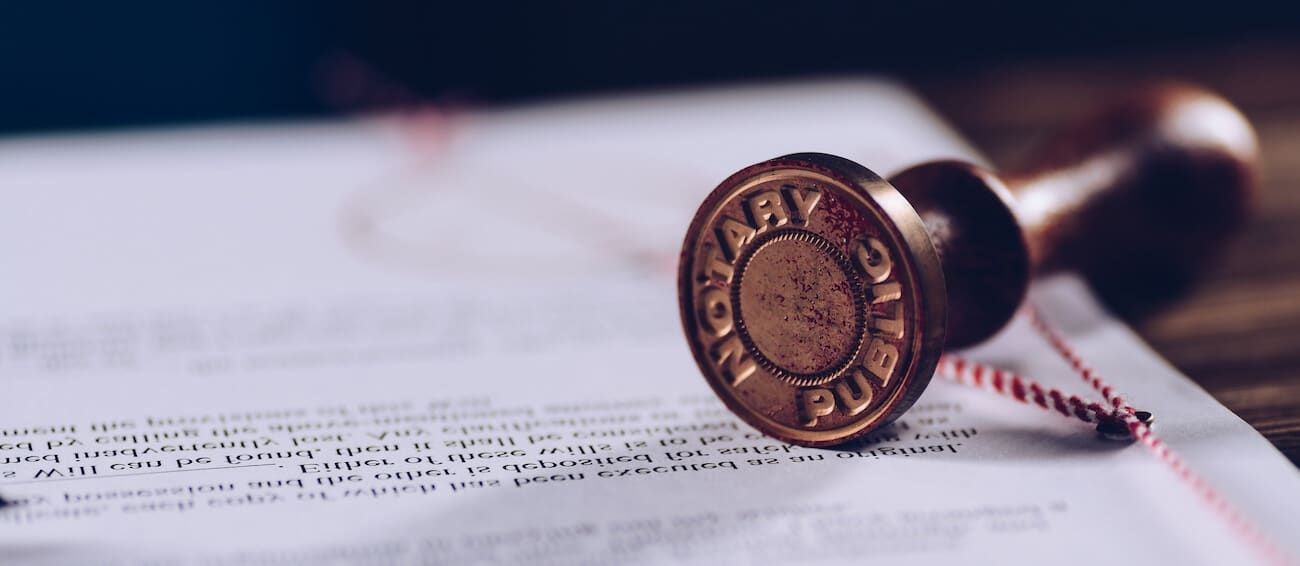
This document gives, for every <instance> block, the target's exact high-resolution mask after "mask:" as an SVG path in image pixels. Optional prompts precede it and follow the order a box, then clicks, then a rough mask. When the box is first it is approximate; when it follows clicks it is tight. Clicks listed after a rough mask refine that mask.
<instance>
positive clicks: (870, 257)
mask: <svg viewBox="0 0 1300 566" xmlns="http://www.w3.org/2000/svg"><path fill="white" fill-rule="evenodd" d="M855 255H856V256H857V260H858V267H859V268H861V269H862V271H863V272H865V273H866V274H867V276H868V277H870V279H871V282H872V283H880V282H883V281H884V280H885V279H888V278H889V274H890V272H891V271H893V267H894V261H893V260H892V259H890V257H889V248H886V247H885V243H884V242H881V241H880V240H877V239H876V238H873V237H871V236H867V238H866V239H864V240H862V241H860V242H858V249H857V253H856V254H855Z"/></svg>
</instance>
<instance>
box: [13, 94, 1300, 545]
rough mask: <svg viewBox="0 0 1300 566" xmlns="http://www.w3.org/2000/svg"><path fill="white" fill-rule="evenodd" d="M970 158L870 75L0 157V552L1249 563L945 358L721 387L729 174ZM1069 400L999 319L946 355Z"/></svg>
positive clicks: (1244, 448)
mask: <svg viewBox="0 0 1300 566" xmlns="http://www.w3.org/2000/svg"><path fill="white" fill-rule="evenodd" d="M801 151H821V152H827V153H834V154H838V155H842V156H845V157H848V158H851V159H854V160H857V161H859V162H861V163H863V164H864V165H867V166H868V167H870V168H872V169H873V170H875V171H877V172H878V173H881V174H885V175H887V174H889V173H892V172H894V171H897V170H898V169H900V168H901V167H903V166H906V165H909V164H912V163H915V162H918V161H921V160H926V159H933V158H942V157H957V158H965V159H976V160H978V159H979V156H978V155H977V154H976V153H975V152H974V151H973V150H971V149H970V148H969V147H968V146H967V145H965V144H964V143H963V142H962V141H961V139H960V138H959V137H958V136H957V135H956V134H955V133H953V132H952V131H950V130H949V129H947V128H946V126H945V125H944V124H943V123H942V121H941V120H940V119H938V118H937V117H936V116H934V115H933V114H932V113H931V112H930V111H929V110H928V109H927V108H925V107H924V105H922V104H921V103H920V102H919V101H918V99H917V98H915V97H914V95H912V94H911V93H909V92H908V91H907V90H906V89H904V88H902V87H900V86H898V85H896V84H893V83H890V82H887V81H880V80H865V79H864V80H847V81H829V82H813V83H805V84H799V85H788V86H765V87H746V88H734V89H724V90H713V91H706V92H694V93H680V94H660V95H646V96H641V97H622V98H615V99H601V100H588V101H577V102H570V103H552V104H548V105H544V106H537V107H530V108H520V109H503V110H494V111H482V112H468V113H461V114H455V115H448V114H439V113H436V112H429V113H424V114H420V115H413V116H406V117H376V118H367V119H358V120H353V121H345V122H331V123H308V124H280V125H249V126H226V127H210V128H199V129H185V130H175V131H158V132H141V133H110V134H99V135H94V136H84V137H73V136H63V137H47V138H24V139H13V140H9V141H5V142H0V258H2V259H3V262H4V265H3V270H2V273H3V276H0V387H2V388H3V389H0V496H3V497H4V498H5V499H7V500H8V501H10V502H12V504H11V505H8V506H6V507H4V508H0V562H5V563H33V564H63V563H69V564H73V563H75V564H242V563H252V564H277V565H278V564H515V563H530V564H609V563H649V562H679V563H691V564H715V563H764V564H768V563H846V564H847V563H877V562H879V561H888V562H889V563H890V564H955V563H988V564H1010V563H1047V562H1050V563H1077V564H1096V563H1099V562H1110V561H1116V560H1119V561H1123V562H1125V563H1133V564H1238V563H1251V561H1254V560H1256V559H1257V558H1258V555H1257V554H1255V553H1253V552H1252V549H1251V547H1250V545H1249V544H1247V542H1245V541H1243V539H1242V538H1241V537H1240V536H1237V535H1236V534H1235V533H1234V531H1233V530H1232V529H1231V528H1230V527H1229V525H1228V524H1227V523H1226V522H1225V521H1224V519H1223V517H1221V516H1220V514H1219V513H1218V512H1216V511H1215V510H1214V509H1213V508H1212V507H1211V506H1209V505H1207V504H1206V503H1205V502H1204V500H1203V499H1202V498H1201V497H1200V496H1198V495H1197V493H1196V492H1195V491H1194V490H1192V489H1191V488H1189V487H1188V485H1187V484H1186V483H1184V482H1181V481H1179V480H1178V478H1177V477H1176V475H1175V474H1174V473H1173V472H1172V471H1171V470H1170V468H1169V467H1168V465H1166V464H1165V463H1162V462H1161V461H1160V460H1158V459H1157V458H1155V457H1153V456H1152V454H1151V453H1150V452H1149V451H1148V450H1146V449H1145V448H1144V447H1143V446H1141V445H1138V444H1131V443H1126V442H1116V441H1106V440H1102V439H1099V438H1098V436H1097V433H1096V432H1095V430H1093V429H1092V428H1091V427H1090V426H1088V425H1086V424H1084V423H1081V422H1078V421H1072V420H1067V419H1065V418H1063V417H1061V416H1060V415H1057V414H1054V413H1048V412H1045V411H1042V410H1040V409H1037V408H1035V407H1031V406H1026V405H1022V404H1018V403H1015V402H1013V401H1010V400H1008V399H1005V398H1002V397H998V396H995V395H993V394H991V393H989V392H986V391H981V390H976V389H971V388H966V387H964V386H962V385H958V384H955V383H950V382H947V381H944V380H942V379H935V381H934V382H932V384H931V385H930V387H929V389H928V390H927V391H926V393H925V394H924V396H923V397H922V398H921V400H920V401H919V402H918V403H917V404H916V405H915V406H914V407H913V408H912V409H911V410H910V411H908V412H907V413H906V414H905V415H904V416H903V418H902V419H901V420H900V421H898V422H897V423H895V424H894V425H892V426H890V427H889V428H886V429H884V430H882V431H880V432H879V433H877V434H875V435H873V437H872V439H871V440H870V442H868V443H866V444H863V445H859V446H855V447H852V448H848V449H838V450H820V449H808V448H801V447H797V446H791V445H787V444H784V443H781V442H778V441H775V440H772V439H769V438H765V437H763V436H762V435H760V434H758V433H757V432H756V431H755V430H753V429H751V428H749V427H747V426H746V425H744V424H743V423H741V422H740V421H739V420H738V419H736V418H735V417H733V416H732V415H731V414H730V413H729V412H727V410H726V409H725V408H724V407H723V406H722V404H721V403H720V402H719V401H718V400H716V398H715V397H714V396H713V395H712V393H711V391H710V390H709V387H708V386H707V384H706V383H705V381H704V380H703V379H702V378H701V376H700V375H699V372H698V370H697V369H696V368H695V365H694V362H693V360H692V357H691V355H690V353H689V351H688V350H687V347H686V344H685V340H684V338H683V337H682V336H681V327H680V323H679V321H678V314H677V306H676V305H677V303H676V296H675V264H676V257H677V253H678V249H679V246H680V243H681V238H682V235H683V231H684V229H685V227H686V224H687V222H688V221H689V219H690V218H691V215H692V214H693V213H694V210H695V207H696V206H697V205H698V204H699V202H700V200H701V199H702V198H703V197H704V196H705V195H706V194H707V193H708V192H709V191H710V190H711V189H712V188H713V187H714V186H715V185H716V183H718V182H719V181H721V180H722V179H724V178H726V177H727V176H728V175H729V174H730V173H732V172H733V171H735V170H737V169H739V168H741V167H743V166H746V165H749V164H752V163H755V162H758V161H762V160H765V159H768V158H772V157H776V156H779V155H783V154H787V153H794V152H801ZM1032 300H1033V301H1035V303H1036V304H1037V305H1038V306H1040V307H1041V308H1042V309H1043V310H1044V312H1045V313H1046V316H1047V317H1048V318H1049V319H1050V320H1051V321H1052V322H1053V323H1054V324H1056V325H1057V326H1059V327H1060V328H1061V329H1062V330H1063V331H1064V332H1065V334H1066V335H1067V337H1068V339H1069V340H1070V341H1071V342H1072V344H1073V345H1075V346H1076V347H1077V349H1078V350H1079V352H1080V353H1081V355H1082V356H1083V357H1084V358H1085V359H1087V360H1088V361H1089V362H1090V363H1091V364H1092V365H1093V366H1095V367H1096V368H1097V370H1098V371H1099V372H1100V373H1101V374H1102V375H1104V376H1106V377H1107V378H1108V379H1109V380H1110V381H1111V382H1112V383H1114V384H1115V385H1116V386H1117V387H1118V388H1119V389H1121V390H1122V391H1123V392H1124V393H1125V394H1126V396H1127V398H1128V400H1129V401H1130V402H1131V403H1132V404H1134V405H1135V406H1137V407H1139V408H1141V409H1145V410H1150V411H1152V412H1153V413H1154V414H1155V415H1156V419H1157V425H1156V427H1157V428H1156V430H1157V432H1158V433H1159V434H1160V435H1161V436H1162V437H1163V438H1164V439H1165V440H1166V441H1167V442H1168V443H1169V445H1170V446H1172V447H1173V449H1174V450H1176V451H1177V452H1178V453H1179V454H1180V455H1181V456H1182V457H1183V458H1184V459H1185V460H1186V462H1187V463H1188V465H1189V466H1190V467H1191V468H1192V469H1193V470H1195V471H1196V472H1197V473H1198V474H1200V475H1202V476H1203V477H1205V478H1206V480H1207V481H1208V482H1209V483H1210V484H1211V485H1212V486H1213V488H1214V489H1215V490H1217V491H1218V492H1219V493H1221V494H1222V495H1223V497H1224V498H1226V499H1227V500H1228V501H1229V502H1230V503H1231V505H1232V506H1233V507H1234V508H1235V509H1237V510H1239V511H1240V512H1241V514H1242V516H1244V517H1245V518H1246V519H1247V520H1249V522H1250V523H1251V524H1253V525H1254V526H1255V527H1256V528H1258V529H1259V530H1260V531H1262V532H1263V533H1264V534H1265V535H1267V537H1268V538H1269V539H1271V541H1272V542H1273V543H1274V544H1276V545H1278V546H1280V547H1281V548H1282V549H1283V551H1284V552H1286V553H1289V554H1290V555H1291V556H1300V537H1297V536H1296V535H1298V534H1300V474H1298V473H1297V471H1296V469H1295V468H1294V467H1293V466H1292V465H1291V464H1290V463H1289V462H1288V461H1287V460H1286V459H1285V458H1283V457H1282V456H1281V455H1280V454H1279V453H1278V452H1277V451H1276V450H1275V449H1274V448H1273V447H1272V446H1271V445H1269V443H1268V442H1267V441H1265V440H1264V439H1263V438H1262V437H1261V436H1259V435H1258V434H1257V433H1256V432H1255V431H1253V430H1252V429H1251V428H1250V427H1249V426H1247V425H1246V424H1245V423H1243V422H1242V421H1241V420H1239V419H1238V418H1237V417H1235V416H1234V415H1232V414H1231V413H1230V412H1229V411H1227V410H1226V409H1224V408H1223V407H1222V406H1220V405H1219V404H1218V403H1216V402H1215V401H1214V400H1213V399H1212V398H1211V397H1209V396H1208V395H1206V394H1205V393H1204V392H1203V391H1201V390H1200V389H1199V388H1198V387H1196V386H1195V385H1194V384H1192V383H1191V382H1190V381H1188V380H1187V379H1186V378H1185V377H1183V376H1181V375H1179V374H1178V373H1177V372H1176V371H1175V370H1174V369H1172V368H1171V367H1170V366H1169V365H1168V364H1166V363H1165V362H1163V361H1162V360H1160V359H1159V358H1158V357H1157V356H1156V355H1154V354H1153V353H1152V352H1150V351H1149V350H1148V349H1147V347H1146V346H1144V345H1143V344H1142V343H1141V342H1140V340H1139V339H1138V338H1137V337H1136V336H1134V335H1133V334H1132V333H1131V332H1130V331H1129V330H1128V329H1127V328H1126V327H1124V326H1123V325H1122V324H1121V323H1118V322H1116V321H1115V320H1113V319H1111V318H1109V317H1108V316H1107V315H1105V314H1103V312H1102V310H1101V309H1100V308H1099V307H1098V306H1097V305H1096V304H1095V303H1094V302H1093V299H1092V298H1091V296H1090V294H1089V292H1088V291H1087V289H1086V288H1085V287H1084V286H1083V285H1082V284H1081V283H1080V282H1079V281H1078V280H1076V279H1073V278H1069V277H1063V278H1057V279H1054V280H1050V281H1047V282H1044V283H1040V284H1038V285H1037V286H1036V288H1035V289H1034V291H1033V293H1032ZM967 355H969V356H970V357H972V358H975V359H979V360H983V361H986V362H988V363H992V364H996V365H998V366H1001V367H1005V368H1008V369H1012V370H1015V371H1017V372H1018V373H1021V374H1024V375H1027V376H1031V377H1033V378H1035V379H1038V380H1040V381H1042V382H1044V383H1047V384H1049V385H1052V386H1055V387H1060V388H1062V389H1064V390H1066V391H1069V392H1077V393H1079V394H1081V395H1086V396H1089V397H1095V395H1091V394H1090V393H1091V392H1090V391H1088V390H1087V389H1086V387H1085V386H1084V385H1083V383H1082V382H1081V381H1080V380H1079V379H1078V377H1077V376H1076V375H1075V374H1074V373H1073V372H1072V371H1071V369H1070V368H1069V366H1068V365H1066V364H1065V362H1063V361H1062V360H1061V359H1060V358H1059V356H1057V355H1056V354H1055V353H1053V351H1052V350H1051V349H1050V347H1049V346H1048V345H1047V343H1046V342H1044V340H1043V339H1042V338H1041V337H1039V336H1037V335H1036V334H1035V333H1033V332H1032V331H1031V329H1030V328H1029V325H1028V324H1026V323H1025V322H1024V321H1022V320H1018V321H1016V322H1015V323H1013V324H1012V325H1011V326H1010V327H1009V328H1008V329H1007V330H1006V331H1004V332H1003V333H1002V334H1001V335H999V336H998V337H997V338H995V339H994V340H993V341H992V342H990V343H988V344H986V345H984V346H981V347H979V348H977V349H975V350H972V351H970V352H967Z"/></svg>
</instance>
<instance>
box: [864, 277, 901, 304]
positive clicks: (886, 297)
mask: <svg viewBox="0 0 1300 566" xmlns="http://www.w3.org/2000/svg"><path fill="white" fill-rule="evenodd" d="M870 293H871V304H873V305H878V304H880V303H884V302H887V301H897V300H898V299H901V298H902V297H903V286H902V285H899V284H898V282H897V281H890V282H888V283H881V284H879V285H872V286H871V291H870Z"/></svg>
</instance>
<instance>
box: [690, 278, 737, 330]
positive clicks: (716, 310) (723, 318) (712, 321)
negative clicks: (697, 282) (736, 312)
mask: <svg viewBox="0 0 1300 566" xmlns="http://www.w3.org/2000/svg"><path fill="white" fill-rule="evenodd" d="M696 309H697V313H696V314H697V315H698V317H699V319H700V324H701V325H703V326H704V328H706V329H707V330H708V331H709V332H710V333H712V334H713V335H714V336H717V337H719V338H720V337H723V336H726V335H727V333H728V332H731V328H732V326H734V325H735V322H734V321H733V320H732V318H731V299H730V297H728V296H727V292H726V291H723V290H722V289H719V288H717V287H705V288H704V291H703V292H702V293H700V298H699V301H697V305H696Z"/></svg>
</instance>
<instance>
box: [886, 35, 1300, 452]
mask: <svg viewBox="0 0 1300 566" xmlns="http://www.w3.org/2000/svg"><path fill="white" fill-rule="evenodd" d="M1161 78H1176V79H1183V80H1190V81H1194V82H1196V83H1199V84H1202V85H1205V86H1208V87H1210V88H1212V89H1214V90H1216V91H1218V92H1219V93H1220V94H1222V95H1224V96H1225V97H1227V98H1228V99H1229V100H1232V101H1233V102H1234V103H1236V104H1237V105H1238V106H1239V107H1240V108H1241V109H1242V111H1243V112H1245V114H1246V115H1247V117H1249V118H1250V120H1251V121H1252V123H1253V124H1254V125H1255V128H1256V132H1257V133H1258V134H1259V139H1260V145H1261V148H1262V173H1263V176H1262V184H1261V186H1260V189H1261V190H1260V195H1259V199H1258V209H1257V211H1256V214H1255V217H1254V219H1253V220H1252V222H1251V223H1250V225H1249V226H1248V227H1247V229H1246V230H1245V232H1244V233H1243V234H1241V236H1240V237H1239V238H1238V239H1237V240H1236V241H1235V242H1233V244H1232V245H1231V247H1230V248H1229V250H1228V253H1227V254H1225V256H1224V258H1223V260H1222V262H1220V263H1219V264H1218V265H1216V266H1215V267H1214V268H1213V269H1212V270H1210V271H1208V272H1206V273H1205V274H1204V275H1205V276H1204V278H1203V279H1202V280H1201V282H1200V285H1199V286H1198V288H1196V289H1194V290H1193V291H1192V292H1191V293H1190V294H1189V295H1187V296H1185V297H1183V298H1182V299H1181V300H1180V301H1178V302H1176V303H1174V304H1173V305H1172V306H1171V307H1168V308H1167V309H1165V310H1163V311H1161V312H1159V313H1157V314H1155V315H1153V316H1150V317H1148V318H1145V319H1142V320H1134V321H1131V322H1132V324H1133V325H1134V327H1135V328H1137V330H1138V331H1139V332H1140V333H1141V334H1142V336H1144V337H1145V338H1146V339H1147V340H1148V341H1149V342H1150V343H1151V345H1152V346H1154V347H1155V349H1156V350H1157V351H1159V352H1160V353H1161V354H1162V355H1164V356H1165V357H1166V358H1167V359H1169V360H1170V361H1171V362H1172V363H1173V364H1174V365H1175V366H1177V367H1178V368H1179V369H1181V370H1182V371H1183V372H1184V373H1186V374H1187V375H1189V376H1191V377H1192V379H1194V380H1196V381H1197V382H1198V383H1200V384H1201V386H1202V387H1204V388H1205V389H1206V390H1208V391H1209V392H1210V393H1211V394H1212V395H1214V396H1215V397H1216V398H1218V399H1219V401H1220V402H1222V403H1223V404H1224V405H1226V406H1227V407H1228V408H1230V409H1232V410H1233V411H1234V412H1236V413H1237V414H1238V415H1240V416H1241V417H1242V418H1243V419H1245V420H1246V421H1247V422H1249V423H1250V424H1251V425H1253V426H1254V427H1255V428H1256V429H1258V430H1259V431H1260V432H1261V433H1263V434H1264V436H1265V437H1267V438H1268V439H1269V440H1271V441H1272V442H1273V443H1274V444H1275V445H1277V447H1278V448H1279V449H1280V450H1281V451H1282V452H1283V453H1285V454H1286V455H1287V457H1289V458H1290V459H1291V461H1292V462H1295V463H1297V464H1300V43H1274V44H1266V43H1254V44H1242V45H1233V46H1226V47H1225V46H1215V47H1212V48H1205V49H1194V50H1187V49H1180V50H1178V51H1176V52H1175V51H1172V50H1171V51H1168V52H1150V53H1143V54H1138V55H1130V56H1124V57H1115V56H1107V57H1093V58H1084V57H1081V58H1076V59H1069V60H1044V61H1032V62H1017V63H1014V64H1007V65H1003V66H998V67H993V68H983V69H977V70H971V71H968V72H961V73H946V74H944V75H941V76H918V77H912V78H911V82H912V83H913V84H914V85H916V86H917V87H918V88H919V90H920V91H921V93H922V94H923V95H924V96H925V97H926V98H927V99H929V100H930V102H931V103H932V104H933V105H934V106H935V107H936V108H937V109H938V110H939V112H940V113H942V114H943V115H945V116H947V117H948V118H949V120H951V122H952V123H953V124H954V125H956V126H957V128H958V129H959V130H961V131H962V133H964V134H965V135H966V136H967V137H968V139H970V140H971V141H972V142H974V143H975V145H976V146H977V147H979V148H980V149H982V150H983V151H984V152H985V154H986V155H988V156H989V158H990V159H992V160H993V162H994V163H998V164H1014V163H1016V162H1017V160H1018V159H1019V158H1020V157H1021V156H1023V154H1024V153H1025V152H1026V151H1027V150H1028V149H1029V148H1030V147H1031V146H1033V145H1034V144H1035V142H1037V141H1039V140H1040V139H1041V137H1042V136H1044V135H1047V134H1049V133H1050V132H1051V129H1052V127H1053V126H1054V125H1056V124H1058V123H1060V122H1061V121H1062V120H1063V119H1065V118H1068V117H1070V116H1071V115H1073V114H1075V113H1078V112H1079V111H1081V110H1083V109H1084V108H1086V107H1087V106H1090V105H1092V104H1094V103H1096V102H1099V101H1101V100H1104V99H1105V97H1106V96H1107V95H1108V94H1109V93H1112V92H1116V91H1119V90H1122V89H1125V88H1132V87H1134V86H1136V85H1140V84H1142V83H1143V82H1145V81H1150V80H1155V79H1161Z"/></svg>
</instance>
